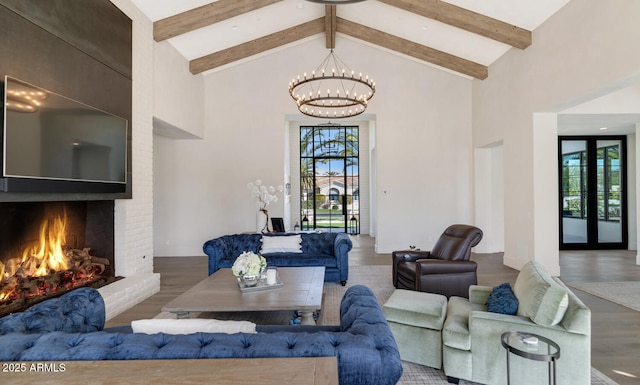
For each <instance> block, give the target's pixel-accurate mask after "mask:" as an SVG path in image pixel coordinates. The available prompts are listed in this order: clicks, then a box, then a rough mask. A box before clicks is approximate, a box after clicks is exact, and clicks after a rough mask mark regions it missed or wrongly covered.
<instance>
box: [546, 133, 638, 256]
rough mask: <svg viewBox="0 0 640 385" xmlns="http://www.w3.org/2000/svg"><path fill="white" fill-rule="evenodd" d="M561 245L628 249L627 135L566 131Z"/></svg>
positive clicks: (562, 156) (561, 148)
mask: <svg viewBox="0 0 640 385" xmlns="http://www.w3.org/2000/svg"><path fill="white" fill-rule="evenodd" d="M558 148H559V151H560V154H559V155H560V162H559V163H560V172H559V175H560V249H563V250H567V249H576V250H589V249H605V248H608V249H622V248H624V249H626V248H627V220H626V215H625V213H626V193H625V192H626V173H625V168H624V159H625V156H624V155H625V153H624V150H625V149H626V138H625V137H604V136H601V137H581V138H577V137H562V138H560V143H559V146H558Z"/></svg>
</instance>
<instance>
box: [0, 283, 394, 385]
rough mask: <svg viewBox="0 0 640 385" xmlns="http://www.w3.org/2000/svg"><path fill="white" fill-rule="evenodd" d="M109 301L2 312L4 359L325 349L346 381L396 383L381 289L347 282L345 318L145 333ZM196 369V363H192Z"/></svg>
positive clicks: (59, 302)
mask: <svg viewBox="0 0 640 385" xmlns="http://www.w3.org/2000/svg"><path fill="white" fill-rule="evenodd" d="M104 317H105V312H104V301H103V299H102V297H101V296H100V294H99V293H98V292H97V291H96V290H94V289H89V288H82V289H76V290H74V291H72V292H70V293H67V294H65V295H64V296H62V297H59V298H56V299H50V300H47V301H44V302H41V303H40V304H37V305H35V306H33V307H31V308H30V309H28V310H27V311H25V312H22V313H15V314H11V315H8V316H5V317H3V318H0V346H2V348H1V349H0V361H94V360H153V359H204V358H261V357H262V358H268V357H324V356H335V357H337V360H338V376H339V383H340V384H341V385H367V384H371V385H393V384H396V383H397V381H398V380H399V379H400V376H401V375H402V363H401V361H400V355H399V353H398V347H397V345H396V342H395V340H394V338H393V335H392V334H391V330H390V329H389V325H388V324H387V321H386V320H385V317H384V315H383V313H382V309H381V307H380V304H379V303H378V301H377V299H376V297H375V296H374V294H373V292H372V291H371V290H370V289H369V288H367V287H366V286H353V287H351V288H349V289H347V292H346V293H345V295H344V297H343V298H342V302H341V304H340V326H305V327H301V326H262V327H258V328H256V331H257V333H235V334H223V333H194V334H186V335H169V334H164V333H158V334H137V333H122V332H112V331H111V332H110V331H109V330H103V326H104V319H105V318H104ZM185 370H188V368H185Z"/></svg>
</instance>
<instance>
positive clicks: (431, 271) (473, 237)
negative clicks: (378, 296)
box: [391, 224, 482, 298]
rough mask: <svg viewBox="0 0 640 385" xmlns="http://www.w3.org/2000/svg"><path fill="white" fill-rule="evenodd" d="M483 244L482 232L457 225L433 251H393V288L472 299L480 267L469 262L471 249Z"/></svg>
mask: <svg viewBox="0 0 640 385" xmlns="http://www.w3.org/2000/svg"><path fill="white" fill-rule="evenodd" d="M481 240H482V230H480V229H479V228H477V227H474V226H469V225H459V224H458V225H451V226H449V227H448V228H447V229H446V230H445V231H444V233H442V235H441V236H440V238H438V240H437V241H436V244H435V245H434V246H433V249H432V250H431V251H421V250H401V251H394V252H393V253H391V258H392V262H393V267H392V270H393V286H395V287H396V288H397V289H407V290H415V291H424V292H428V293H437V294H442V295H445V296H447V298H448V297H451V296H457V297H464V298H469V286H471V285H477V284H478V276H477V275H476V270H477V267H478V266H477V264H476V262H475V261H471V260H469V258H470V257H471V248H472V247H474V246H476V245H477V244H478V243H480V241H481Z"/></svg>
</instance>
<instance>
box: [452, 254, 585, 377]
mask: <svg viewBox="0 0 640 385" xmlns="http://www.w3.org/2000/svg"><path fill="white" fill-rule="evenodd" d="M491 291H492V288H491V287H485V286H477V285H473V286H471V287H470V288H469V299H466V298H461V297H451V298H450V299H449V302H448V305H447V317H446V319H445V322H444V326H443V330H442V339H443V341H442V342H443V348H442V349H443V367H444V371H445V374H446V375H447V379H448V380H449V382H450V383H457V382H458V380H459V379H464V380H468V381H475V382H479V383H482V384H488V385H505V384H506V383H507V368H506V350H505V349H504V348H503V347H502V345H501V339H500V337H501V335H502V333H504V332H508V331H523V332H530V333H534V334H538V335H541V336H544V337H547V338H549V339H551V340H553V341H555V342H556V343H557V344H558V345H559V346H560V358H559V359H558V360H557V373H556V375H557V383H558V384H563V385H589V384H590V383H591V310H590V309H589V308H588V307H586V306H585V305H584V303H582V302H581V301H580V299H579V298H578V297H577V296H576V295H575V294H574V293H573V292H572V291H571V290H570V289H569V288H567V287H566V286H565V285H564V284H563V283H562V281H560V280H559V279H557V278H555V277H554V278H552V277H550V276H549V275H548V274H547V273H546V271H545V270H544V268H543V266H542V265H540V264H539V263H537V262H535V261H531V262H528V263H527V264H526V265H525V266H524V267H523V268H522V270H521V271H520V273H519V274H518V277H517V279H516V282H515V285H514V287H513V293H514V294H515V297H516V298H517V299H518V301H519V306H518V311H517V314H516V315H505V314H499V313H490V312H488V311H487V310H486V309H487V307H486V302H487V298H488V297H489V294H490V293H491ZM547 381H548V377H547V364H546V363H545V362H539V361H532V360H527V359H524V358H522V357H518V356H514V355H512V356H511V383H512V384H527V385H537V384H545V385H546V384H547Z"/></svg>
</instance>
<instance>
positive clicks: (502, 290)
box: [487, 282, 518, 315]
mask: <svg viewBox="0 0 640 385" xmlns="http://www.w3.org/2000/svg"><path fill="white" fill-rule="evenodd" d="M487 310H488V311H490V312H492V313H500V314H509V315H515V314H516V313H517V312H518V299H517V298H516V296H515V294H513V290H511V285H510V284H509V282H505V283H503V284H501V285H499V286H496V287H494V288H493V290H491V294H489V298H487Z"/></svg>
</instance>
